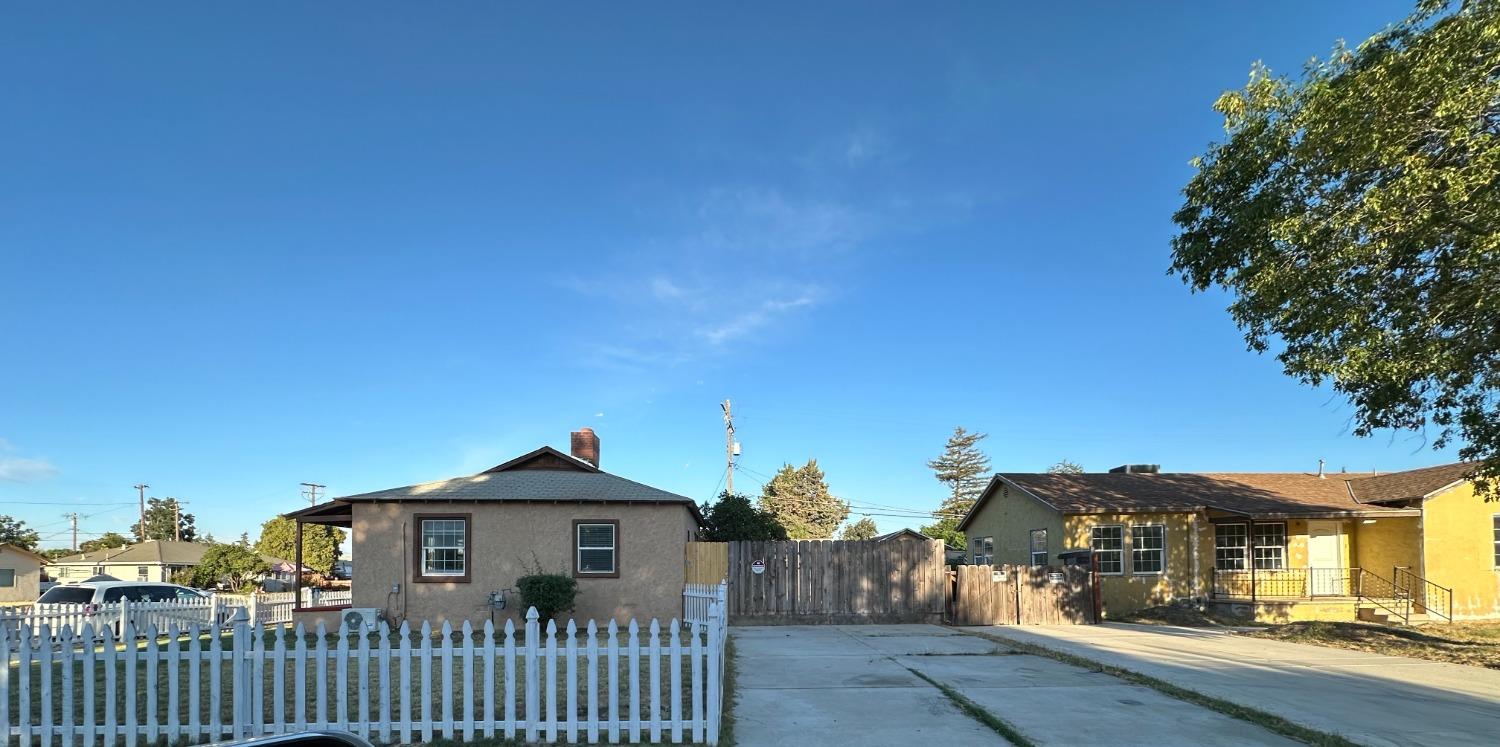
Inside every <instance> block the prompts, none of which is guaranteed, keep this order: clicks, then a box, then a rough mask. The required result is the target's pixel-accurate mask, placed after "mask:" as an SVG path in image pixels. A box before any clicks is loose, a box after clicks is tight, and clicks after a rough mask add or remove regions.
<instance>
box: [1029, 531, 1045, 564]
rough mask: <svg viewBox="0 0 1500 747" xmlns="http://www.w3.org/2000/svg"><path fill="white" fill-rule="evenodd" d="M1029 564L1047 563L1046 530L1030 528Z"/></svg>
mask: <svg viewBox="0 0 1500 747" xmlns="http://www.w3.org/2000/svg"><path fill="white" fill-rule="evenodd" d="M1031 564H1032V565H1034V566H1035V565H1046V564H1047V530H1045V529H1033V530H1031Z"/></svg>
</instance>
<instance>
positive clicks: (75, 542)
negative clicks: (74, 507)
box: [63, 511, 78, 552]
mask: <svg viewBox="0 0 1500 747" xmlns="http://www.w3.org/2000/svg"><path fill="white" fill-rule="evenodd" d="M63 516H65V517H67V518H68V519H69V520H70V521H72V522H73V552H78V512H77V511H74V512H73V513H71V514H63Z"/></svg>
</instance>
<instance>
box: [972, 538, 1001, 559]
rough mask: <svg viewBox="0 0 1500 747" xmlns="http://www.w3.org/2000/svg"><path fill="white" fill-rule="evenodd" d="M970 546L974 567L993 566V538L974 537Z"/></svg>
mask: <svg viewBox="0 0 1500 747" xmlns="http://www.w3.org/2000/svg"><path fill="white" fill-rule="evenodd" d="M970 544H972V545H973V551H974V565H994V564H995V538H994V537H975V538H974V541H973V542H972V543H970Z"/></svg>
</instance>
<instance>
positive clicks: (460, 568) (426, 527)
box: [416, 514, 471, 582]
mask: <svg viewBox="0 0 1500 747" xmlns="http://www.w3.org/2000/svg"><path fill="white" fill-rule="evenodd" d="M416 521H417V557H416V561H417V568H416V580H417V581H449V582H452V581H468V580H469V554H468V549H469V530H470V523H471V522H470V517H469V515H468V514H442V515H439V514H418V515H417V517H416Z"/></svg>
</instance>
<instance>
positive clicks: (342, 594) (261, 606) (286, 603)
mask: <svg viewBox="0 0 1500 747" xmlns="http://www.w3.org/2000/svg"><path fill="white" fill-rule="evenodd" d="M215 596H217V597H218V598H219V599H220V600H222V602H223V603H224V604H226V605H230V606H233V607H244V608H245V609H247V610H249V611H250V612H249V615H250V621H251V622H252V623H261V624H263V625H273V624H275V623H289V622H291V621H292V610H293V609H295V608H296V602H297V594H296V593H295V592H290V591H283V592H258V593H255V594H216V595H215ZM353 596H354V595H353V593H352V592H351V591H350V590H349V589H311V588H304V589H303V590H302V606H303V607H335V606H338V605H347V604H349V603H350V602H351V601H353Z"/></svg>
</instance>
